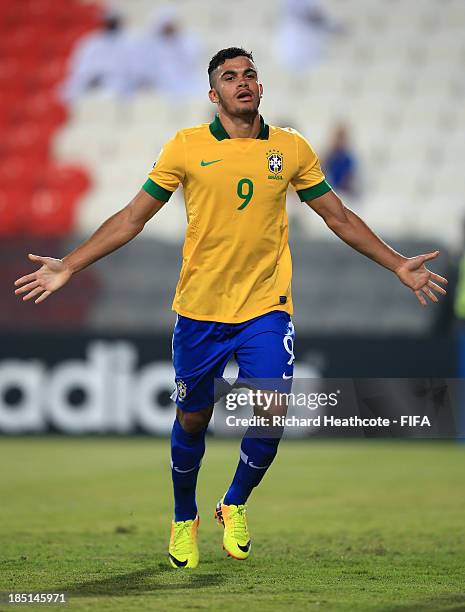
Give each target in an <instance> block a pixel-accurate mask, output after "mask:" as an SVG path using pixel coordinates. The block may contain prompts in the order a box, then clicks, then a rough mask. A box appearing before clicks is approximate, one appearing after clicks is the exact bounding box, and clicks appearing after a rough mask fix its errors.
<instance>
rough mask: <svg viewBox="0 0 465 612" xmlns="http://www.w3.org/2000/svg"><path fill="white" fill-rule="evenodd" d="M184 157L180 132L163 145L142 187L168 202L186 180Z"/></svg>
mask: <svg viewBox="0 0 465 612" xmlns="http://www.w3.org/2000/svg"><path fill="white" fill-rule="evenodd" d="M184 159H185V151H184V140H183V137H182V134H181V133H180V132H178V133H177V134H176V136H175V137H174V138H172V139H171V140H169V141H168V142H167V143H166V144H165V145H164V146H163V147H162V149H161V151H160V153H159V154H158V157H157V159H156V161H155V163H154V164H153V168H152V170H151V171H150V173H149V176H148V179H147V181H146V182H145V183H144V184H143V186H142V189H144V191H146V192H147V193H149V194H150V195H151V196H153V197H154V198H156V199H157V200H161V201H162V202H167V201H168V200H169V199H170V197H171V196H172V195H173V193H174V192H175V191H176V189H177V188H178V186H179V184H180V183H182V182H183V181H184V175H185V163H184Z"/></svg>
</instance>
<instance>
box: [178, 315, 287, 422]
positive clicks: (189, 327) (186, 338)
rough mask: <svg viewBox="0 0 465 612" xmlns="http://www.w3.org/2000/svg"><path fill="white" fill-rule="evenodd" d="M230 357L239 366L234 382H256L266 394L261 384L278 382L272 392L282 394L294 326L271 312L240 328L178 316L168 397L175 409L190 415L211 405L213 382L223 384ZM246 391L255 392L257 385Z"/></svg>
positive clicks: (235, 324) (254, 384)
mask: <svg viewBox="0 0 465 612" xmlns="http://www.w3.org/2000/svg"><path fill="white" fill-rule="evenodd" d="M232 357H234V358H235V360H236V362H237V364H238V366H239V375H238V381H241V382H242V381H243V382H244V384H247V380H248V379H262V381H261V384H260V385H259V386H260V388H263V389H268V390H270V387H269V386H268V387H267V386H266V381H263V379H274V380H273V383H276V381H279V389H278V390H279V391H280V392H282V393H288V392H289V391H290V388H291V385H292V375H293V371H294V325H293V323H292V321H291V317H290V316H289V314H288V313H287V312H283V311H279V310H274V311H272V312H268V313H266V314H264V315H261V316H259V317H255V318H254V319H250V320H249V321H244V322H243V323H215V322H212V321H198V320H196V319H189V318H188V317H183V316H181V315H178V318H177V321H176V325H175V328H174V333H173V365H174V370H175V374H176V378H175V380H176V390H175V392H174V393H173V395H172V398H173V399H174V400H175V402H176V404H177V405H178V406H179V408H181V409H182V410H184V411H186V412H196V411H197V410H201V409H202V408H209V407H211V406H213V404H214V402H215V390H214V387H215V385H214V381H215V379H220V380H223V373H224V369H225V367H226V364H227V363H228V361H229V360H230V359H231V358H232ZM251 386H254V387H257V381H256V380H255V381H253V382H251ZM217 387H218V385H217ZM225 387H229V385H228V384H225ZM229 388H230V387H229ZM272 388H273V389H275V388H276V384H273V387H272ZM217 395H218V394H217ZM216 399H217V398H216Z"/></svg>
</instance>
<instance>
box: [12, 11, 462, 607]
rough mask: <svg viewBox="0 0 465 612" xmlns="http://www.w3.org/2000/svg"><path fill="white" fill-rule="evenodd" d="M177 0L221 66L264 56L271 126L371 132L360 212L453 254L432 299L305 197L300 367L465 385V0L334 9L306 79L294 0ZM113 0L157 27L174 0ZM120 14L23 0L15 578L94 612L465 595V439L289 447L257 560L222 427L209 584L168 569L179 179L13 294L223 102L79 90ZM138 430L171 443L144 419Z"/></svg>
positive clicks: (17, 14) (15, 193)
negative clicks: (48, 283)
mask: <svg viewBox="0 0 465 612" xmlns="http://www.w3.org/2000/svg"><path fill="white" fill-rule="evenodd" d="M174 4H175V5H176V7H177V9H178V11H179V14H180V16H181V19H182V23H183V25H184V26H185V27H186V28H189V29H192V30H193V31H195V32H196V33H197V34H198V35H199V36H200V38H201V40H202V41H203V44H204V49H203V51H202V57H203V59H202V64H203V65H205V67H206V63H207V61H208V59H209V58H210V57H211V55H212V54H213V53H214V52H215V51H216V50H218V49H219V48H221V47H226V46H229V45H243V46H244V47H245V48H247V49H251V50H252V51H253V52H254V55H255V58H256V61H257V65H258V67H259V71H260V76H261V79H262V80H263V83H264V88H265V95H264V98H263V106H262V112H263V115H264V116H265V118H266V120H267V121H268V122H269V123H274V122H276V123H277V124H283V123H285V124H288V125H291V126H293V127H296V128H297V129H299V130H300V131H301V132H302V133H303V134H304V135H305V136H307V138H308V139H309V140H310V142H311V143H312V144H313V146H314V147H315V149H316V150H317V152H318V153H319V154H320V155H322V154H323V153H324V151H325V149H326V148H327V145H328V142H329V139H330V135H331V131H332V128H333V126H334V124H335V122H336V121H337V122H339V121H342V122H344V123H345V124H346V125H347V126H348V127H349V129H350V134H351V138H352V145H353V148H354V150H355V151H356V154H357V156H358V159H359V166H360V170H361V188H360V194H359V197H358V198H355V199H354V201H353V202H350V203H351V204H353V206H354V208H355V209H356V210H357V211H358V212H360V214H361V215H362V216H363V217H364V218H365V219H366V220H367V221H368V222H369V223H370V224H371V225H372V226H373V227H374V229H375V230H376V231H377V232H378V233H380V234H381V236H382V237H383V238H385V239H386V240H387V241H389V242H390V243H391V244H392V245H393V246H395V247H397V248H399V249H400V250H402V251H403V252H404V253H406V254H408V255H414V254H417V253H420V252H424V251H426V250H429V249H436V248H439V249H440V250H441V257H440V259H438V260H437V262H435V263H434V264H433V265H432V266H431V267H432V268H433V269H434V270H435V271H437V272H439V273H441V274H444V275H446V276H448V277H449V278H450V281H451V287H450V289H451V290H450V292H449V295H448V298H447V299H446V300H443V301H442V303H441V305H439V306H435V307H429V308H426V309H422V308H420V307H419V305H418V304H417V302H416V300H415V298H414V297H413V296H412V295H411V294H410V292H409V291H407V290H406V289H405V288H403V287H402V286H401V285H400V283H398V282H397V281H396V280H395V279H394V278H393V277H392V275H391V274H390V273H388V272H386V271H384V270H382V269H381V268H379V267H377V266H375V265H374V264H372V263H371V262H369V261H368V260H365V259H364V258H362V257H361V256H359V255H358V254H357V253H355V252H353V251H351V250H350V249H349V248H348V247H346V246H345V245H344V244H342V243H340V242H339V241H338V240H337V239H335V238H334V237H333V236H332V235H331V234H330V232H329V231H327V230H326V228H325V227H324V226H323V225H322V223H321V222H320V220H319V219H318V218H317V217H316V215H314V214H312V213H311V211H309V210H308V209H307V207H305V206H304V205H302V204H300V203H299V202H298V201H297V200H296V198H295V196H294V195H293V194H292V193H291V194H290V196H289V204H288V213H289V218H290V233H291V242H292V250H293V259H294V280H293V288H294V297H295V304H296V313H295V317H294V320H295V324H296V328H297V342H296V347H295V352H296V357H297V362H296V373H298V374H299V375H300V376H323V377H328V378H344V379H349V378H350V377H382V378H385V377H398V378H405V377H411V378H412V379H415V378H418V377H421V378H422V379H423V380H424V377H434V378H436V379H437V378H447V379H451V378H457V377H460V376H462V377H463V375H464V374H465V365H464V364H465V342H463V341H462V339H461V321H460V315H461V314H463V315H464V316H465V312H464V313H461V311H460V308H457V307H456V304H457V299H456V295H457V293H456V292H455V285H456V280H457V278H459V277H460V275H459V262H460V258H461V256H462V251H463V247H464V242H463V236H462V225H463V215H464V210H463V209H464V193H465V189H464V188H465V172H464V171H463V160H464V152H465V138H464V130H465V104H464V101H465V78H464V75H465V70H464V68H465V38H464V36H463V32H464V30H465V4H464V2H463V0H383V1H382V0H354V1H351V2H348V1H346V0H323V1H322V2H321V6H322V7H323V9H324V10H325V11H327V14H328V15H331V17H332V18H334V19H335V20H336V22H338V23H340V24H341V25H342V30H343V32H341V34H340V35H335V36H329V37H328V39H327V41H326V44H325V53H324V54H323V56H322V58H321V61H320V62H319V63H318V65H316V66H313V67H312V70H311V71H309V72H308V74H305V75H304V76H303V77H302V75H300V76H297V77H296V76H292V74H291V73H290V72H288V71H286V70H283V69H281V68H279V69H278V67H277V64H276V53H278V54H279V48H277V42H276V39H275V32H276V27H277V26H278V24H279V10H280V9H279V3H278V1H274V0H270V1H268V2H265V1H263V0H257V1H256V2H253V3H251V2H247V1H245V0H236V1H235V2H234V3H233V4H231V3H226V2H224V3H220V2H215V3H213V2H210V1H207V0H195V1H194V0H180V1H179V2H176V3H173V5H174ZM112 6H113V7H115V8H117V9H119V10H120V11H121V12H122V14H123V15H124V16H125V19H126V21H127V25H128V27H129V28H134V29H135V30H141V29H143V28H144V27H145V26H146V25H147V18H148V15H149V14H151V12H152V11H153V10H154V9H158V8H159V7H160V3H159V2H156V1H151V0H130V1H129V0H128V1H123V0H118V2H114V3H113V4H112ZM103 11H104V8H103V7H102V5H99V4H98V3H95V2H87V1H84V0H83V1H81V0H66V1H65V0H21V2H19V1H17V0H0V91H1V95H0V133H1V136H2V137H1V138H0V258H1V259H0V261H1V265H0V284H1V288H2V289H1V291H0V432H1V434H2V435H1V437H0V466H1V470H0V499H1V500H2V502H1V504H0V565H1V568H2V571H1V576H0V591H8V590H11V589H14V590H15V591H31V590H36V591H44V590H46V591H50V590H53V591H57V590H59V591H63V590H64V591H66V592H67V593H68V594H69V597H70V602H71V607H72V608H73V609H82V610H91V609H98V610H110V609H111V610H115V609H121V610H124V612H128V611H132V610H138V611H139V610H155V609H157V610H158V609H159V610H166V609H171V610H177V609H183V610H184V609H191V608H192V607H195V608H200V609H218V608H219V607H221V609H222V610H225V611H227V610H237V609H238V607H240V606H241V605H242V606H248V608H251V609H254V606H255V607H256V608H258V607H260V609H261V610H282V609H286V610H299V611H300V610H304V609H330V610H333V609H334V610H348V611H350V612H353V611H354V610H382V611H384V612H388V611H389V612H392V611H394V610H396V611H399V612H400V611H401V610H409V611H413V610H422V611H423V610H459V609H461V610H463V605H464V604H465V594H464V592H463V566H464V563H465V551H464V548H463V542H464V541H465V533H464V528H463V498H464V495H465V490H464V481H463V468H464V455H463V445H461V444H457V442H456V441H455V440H451V441H449V442H444V441H439V440H434V441H422V442H418V441H417V442H414V441H411V440H409V441H392V440H391V441H389V440H387V441H386V440H376V441H373V440H372V441H368V440H363V441H360V440H358V441H353V440H352V441H346V440H337V441H335V440H312V441H309V440H308V439H307V440H288V441H284V442H283V443H282V445H281V450H280V453H279V455H278V458H277V460H276V462H275V465H274V466H273V470H271V471H270V474H269V475H268V476H267V478H266V479H265V480H264V482H263V484H262V485H261V486H260V488H259V490H257V491H256V492H255V493H254V496H253V500H252V503H251V504H250V507H249V517H250V524H251V527H252V530H253V537H254V555H253V557H252V558H251V559H250V560H249V562H248V563H247V564H246V565H241V564H239V565H238V564H231V563H229V564H228V563H227V560H226V559H223V558H222V557H220V539H219V538H220V536H219V532H218V531H217V528H216V526H215V525H213V521H211V520H209V518H208V514H209V513H210V511H211V508H212V507H213V506H214V504H215V502H216V501H217V498H218V494H220V493H221V491H222V487H224V486H225V483H227V481H228V479H229V478H230V477H231V474H232V471H233V470H234V467H235V465H236V462H237V451H238V449H237V440H232V441H231V440H219V439H218V438H216V439H215V437H213V439H212V438H210V439H209V441H208V451H207V455H206V457H205V464H204V466H203V469H202V471H201V473H200V488H199V496H198V502H199V508H200V512H201V516H202V527H201V550H202V563H201V566H200V568H199V570H198V571H197V572H195V573H194V574H191V573H188V574H187V575H186V573H183V574H182V575H181V576H180V575H179V573H177V572H174V573H173V572H169V571H166V570H167V564H166V559H165V550H166V544H167V534H168V526H169V520H170V518H169V517H170V515H171V509H172V497H171V484H170V473H169V461H168V458H169V442H168V439H167V436H166V435H153V434H166V432H167V431H168V430H169V427H170V423H171V421H172V418H173V415H174V407H173V405H172V404H171V403H170V402H169V400H168V396H169V393H170V392H171V389H172V378H173V372H172V366H171V354H170V353H171V330H172V326H173V324H174V314H173V313H172V312H171V311H170V300H171V296H172V294H173V290H174V286H175V283H176V280H177V275H178V270H179V267H180V262H181V244H182V236H183V231H184V227H185V218H184V210H183V205H182V198H181V194H179V193H178V194H177V195H176V196H175V197H174V198H172V201H170V203H169V205H167V206H165V207H164V208H163V209H162V211H161V212H160V213H159V214H158V215H157V216H156V218H155V219H154V220H153V221H152V222H151V223H149V224H148V226H147V227H146V229H145V231H144V232H143V234H142V235H141V236H139V237H138V238H137V239H136V240H134V241H133V242H132V243H131V244H129V245H127V246H126V247H124V248H123V249H121V250H120V251H119V252H117V253H115V254H113V255H112V256H110V257H108V258H107V259H105V260H103V261H102V262H99V263H97V264H96V265H94V266H92V267H91V268H90V269H88V270H85V271H83V272H82V273H81V274H79V275H78V276H77V277H76V278H74V279H73V280H72V282H71V283H70V284H69V285H68V286H66V288H64V289H63V290H62V291H60V292H59V293H57V294H56V295H53V296H52V297H51V298H50V299H49V300H47V301H46V302H45V303H43V304H41V305H40V307H36V306H34V305H33V304H31V303H23V302H22V301H21V300H20V299H18V298H17V297H15V296H14V294H13V281H14V280H15V279H16V278H18V277H19V276H21V275H23V274H25V273H27V272H28V271H30V270H31V265H30V263H29V262H28V261H27V259H26V255H27V253H29V252H37V253H39V254H44V255H51V256H56V257H60V256H62V255H63V254H65V253H66V252H67V251H68V250H69V249H70V248H72V246H73V245H75V244H77V243H78V242H79V241H80V240H82V239H83V238H85V237H87V236H88V235H89V233H90V232H92V231H93V230H94V229H95V228H96V226H97V225H98V224H99V223H100V222H102V221H103V220H104V219H105V218H106V217H107V216H108V215H110V214H112V213H113V212H115V211H116V210H118V209H119V208H120V207H122V206H123V205H124V204H125V203H126V202H127V201H128V200H129V199H130V198H131V197H132V196H133V195H134V193H135V192H136V191H137V190H138V189H139V188H140V186H141V184H142V183H143V182H144V180H145V177H146V173H147V172H148V171H149V169H150V168H151V166H152V163H153V161H154V159H155V157H156V155H157V153H158V150H159V148H160V146H161V145H162V144H163V142H164V141H165V140H166V139H167V138H169V137H170V135H171V134H173V132H175V131H176V130H177V129H179V128H181V127H184V126H186V125H189V124H194V123H197V122H201V121H208V120H209V119H210V117H211V114H212V108H211V107H210V106H209V105H208V103H207V102H206V89H207V81H206V75H205V73H204V75H205V81H204V85H205V87H204V89H205V93H204V94H203V95H200V96H199V97H193V98H191V99H190V100H189V102H187V101H186V100H185V99H183V98H180V99H179V100H178V101H177V103H175V102H173V100H172V99H170V98H167V97H165V96H163V95H161V94H160V93H157V92H156V91H145V92H140V93H137V94H136V95H134V96H132V97H131V98H128V99H125V100H124V101H121V100H118V99H114V98H113V99H112V98H109V97H108V96H102V95H100V94H99V93H98V92H95V93H89V94H88V95H86V96H84V97H81V98H79V99H77V100H75V101H74V102H73V103H72V104H64V103H63V102H62V101H60V97H59V93H58V92H59V88H60V86H61V83H62V82H63V79H64V78H65V77H66V74H67V69H68V63H69V60H70V57H71V55H72V52H73V49H75V47H76V45H77V44H78V43H79V41H80V40H81V39H82V37H83V36H85V35H86V34H88V33H89V32H91V31H93V30H95V29H96V28H97V25H98V23H99V19H100V16H101V15H102V13H103ZM202 70H204V68H203V69H202ZM459 285H460V283H459ZM458 295H459V297H460V288H459V293H458ZM456 314H457V315H459V316H456ZM462 414H463V412H462ZM135 415H136V416H135ZM463 423H464V421H463V420H462V424H463ZM462 430H463V428H462ZM136 432H137V433H141V432H145V433H146V434H149V435H147V436H145V437H144V436H141V435H137V436H132V435H123V434H133V433H136ZM57 433H58V434H100V433H102V434H118V435H105V436H103V437H100V436H98V435H97V436H94V435H91V436H88V435H79V436H77V435H74V436H70V435H56V434H57ZM358 433H360V434H363V432H358ZM29 434H34V435H29ZM40 434H44V435H40ZM297 500H298V503H297ZM264 508H265V509H266V512H263V509H264ZM203 517H205V519H204V518H203ZM288 518H289V520H287V519H288ZM251 593H253V597H254V599H253V600H252V601H253V603H251V599H250V594H251ZM1 597H2V595H0V599H1ZM3 603H4V600H3V599H2V600H1V601H0V608H1V605H2V604H3ZM1 609H4V608H1Z"/></svg>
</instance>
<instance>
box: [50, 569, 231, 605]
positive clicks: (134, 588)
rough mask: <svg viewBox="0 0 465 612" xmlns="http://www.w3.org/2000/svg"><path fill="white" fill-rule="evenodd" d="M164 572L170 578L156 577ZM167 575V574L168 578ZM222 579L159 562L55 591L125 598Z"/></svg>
mask: <svg viewBox="0 0 465 612" xmlns="http://www.w3.org/2000/svg"><path fill="white" fill-rule="evenodd" d="M167 572H169V573H170V574H171V580H167V581H166V582H165V581H160V580H159V579H160V578H161V577H162V576H163V575H165V574H166V573H167ZM167 578H168V577H167ZM222 581H223V579H222V577H221V575H220V574H202V573H197V572H196V571H192V570H175V569H172V568H171V567H169V566H168V563H159V564H158V565H156V566H152V567H148V568H146V569H142V570H138V571H135V572H130V573H127V574H120V575H115V576H107V577H106V578H102V579H101V580H89V581H87V582H80V583H74V584H69V585H66V586H61V587H60V588H59V589H58V590H57V591H53V592H62V591H64V592H65V593H67V594H68V595H69V596H70V598H72V597H88V596H94V597H95V596H99V595H101V596H108V595H111V596H113V597H126V596H129V595H131V596H134V595H143V594H146V593H147V592H148V591H163V590H164V591H176V590H178V589H202V588H205V587H210V586H217V585H219V584H221V582H222Z"/></svg>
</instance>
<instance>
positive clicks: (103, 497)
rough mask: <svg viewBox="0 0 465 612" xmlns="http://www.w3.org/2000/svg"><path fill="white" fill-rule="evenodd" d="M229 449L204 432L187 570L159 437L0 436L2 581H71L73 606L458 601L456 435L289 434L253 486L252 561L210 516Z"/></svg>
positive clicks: (461, 543)
mask: <svg viewBox="0 0 465 612" xmlns="http://www.w3.org/2000/svg"><path fill="white" fill-rule="evenodd" d="M237 455H238V442H229V441H228V442H222V441H217V440H209V444H208V448H207V455H206V458H205V460H204V464H203V467H202V471H201V474H200V477H199V487H200V488H199V495H198V501H199V509H200V516H201V525H200V546H201V565H200V566H199V568H198V569H197V570H191V571H185V570H184V571H180V570H172V569H171V568H170V567H169V566H168V564H167V560H166V548H167V540H168V536H169V527H170V525H169V523H170V519H171V505H172V500H171V482H170V471H169V462H168V443H167V441H165V440H152V439H149V438H129V439H71V438H60V437H58V438H29V439H14V438H7V439H5V438H3V439H0V466H1V469H0V518H1V520H0V562H1V565H0V591H9V590H11V591H22V592H24V591H47V592H50V591H53V592H57V591H66V592H67V593H68V595H69V600H70V603H69V606H67V609H72V610H93V611H95V610H97V611H99V612H100V610H111V611H112V612H113V611H116V610H121V611H124V612H130V611H132V610H138V611H139V610H170V611H177V610H214V609H215V610H222V611H233V610H234V612H237V611H240V610H244V609H245V610H247V612H249V611H255V610H259V611H260V612H266V611H268V610H286V611H287V610H296V611H297V610H348V611H357V610H377V611H383V612H385V611H386V612H387V611H397V612H407V611H409V612H410V611H413V610H418V611H429V610H465V586H464V584H465V571H464V570H465V507H464V506H465V504H464V502H465V469H464V468H465V447H464V446H463V445H462V446H460V445H458V444H454V443H445V442H438V441H435V442H410V443H406V442H392V441H344V442H334V441H331V442H330V441H319V442H316V441H305V442H294V441H285V442H284V443H283V444H282V446H281V449H280V452H279V454H278V458H277V459H276V461H275V464H274V465H273V468H272V469H271V470H270V473H269V474H268V475H267V477H266V478H265V480H264V481H263V483H262V485H261V486H260V487H259V488H258V489H257V491H255V493H254V495H253V497H252V498H251V500H250V505H249V525H250V528H251V531H252V537H253V550H252V555H251V557H250V559H249V560H248V561H246V562H237V561H234V560H232V559H229V558H227V557H226V556H225V555H224V553H223V551H222V550H221V535H222V534H221V529H220V528H219V527H218V526H217V525H216V524H215V523H214V521H213V519H212V514H213V509H214V505H215V503H216V501H217V498H218V497H219V496H220V495H221V494H222V493H223V492H224V490H225V488H226V485H227V484H228V483H229V480H230V479H231V476H232V473H233V470H234V468H235V465H236V461H237ZM37 607H38V606H27V609H32V608H34V609H37ZM44 607H46V606H41V609H44ZM15 608H16V606H15V607H13V606H4V607H3V608H2V609H3V610H5V609H10V610H12V609H15ZM47 608H48V609H50V607H47ZM54 608H55V609H62V608H60V606H55V607H54ZM21 609H26V608H25V607H21Z"/></svg>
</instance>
